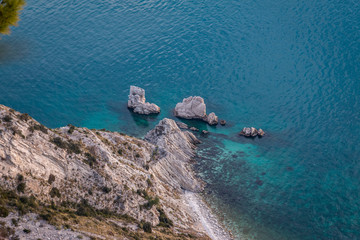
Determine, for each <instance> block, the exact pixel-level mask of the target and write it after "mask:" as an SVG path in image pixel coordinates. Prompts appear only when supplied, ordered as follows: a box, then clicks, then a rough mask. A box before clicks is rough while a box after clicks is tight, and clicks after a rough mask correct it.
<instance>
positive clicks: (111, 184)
mask: <svg viewBox="0 0 360 240" xmlns="http://www.w3.org/2000/svg"><path fill="white" fill-rule="evenodd" d="M198 142H199V141H198V140H197V138H196V137H195V136H194V135H193V134H192V133H190V132H186V131H185V132H182V131H181V130H180V129H179V128H178V126H177V125H176V123H175V122H174V121H173V120H171V119H163V120H162V121H160V123H159V124H158V125H157V126H156V127H155V128H154V129H153V130H151V131H150V132H149V133H148V134H147V135H146V136H145V138H144V140H141V139H137V138H134V137H131V136H127V135H125V134H121V133H117V132H109V131H106V130H93V129H92V130H90V129H87V128H76V127H74V126H71V125H69V126H66V127H62V128H58V129H48V128H46V127H45V126H43V125H41V124H40V123H38V122H37V121H36V120H34V119H33V118H31V117H29V116H28V115H27V114H21V113H19V112H16V111H14V110H12V109H10V108H8V107H6V106H3V105H0V179H1V181H0V186H1V187H2V188H5V189H11V190H16V189H17V186H18V184H19V182H18V178H19V176H22V177H23V178H24V180H23V181H24V182H25V183H26V187H25V189H24V190H23V193H19V194H24V195H28V196H30V195H33V196H35V197H36V198H37V199H38V200H39V201H42V202H44V203H50V202H55V203H61V202H75V203H79V202H81V201H83V200H86V202H87V203H88V204H90V205H91V206H93V207H94V208H96V209H108V210H110V211H113V212H117V213H119V214H127V215H129V216H131V217H133V218H135V219H137V220H138V221H146V222H150V223H151V224H152V225H153V226H155V225H157V224H159V214H160V212H159V210H158V209H162V211H164V212H165V213H166V214H167V215H168V216H169V218H170V219H171V220H172V221H173V222H174V225H175V226H176V227H178V228H184V229H185V228H187V229H189V228H192V223H193V222H194V216H193V215H192V213H191V212H190V211H189V210H188V209H186V208H185V207H182V204H183V200H182V199H181V198H180V197H179V194H181V193H182V191H183V190H184V189H185V190H190V191H194V192H199V191H201V190H202V187H203V186H202V184H201V182H199V181H198V180H197V179H196V178H195V177H194V174H193V171H192V169H191V166H190V164H189V162H190V160H191V158H192V157H193V156H194V154H195V152H194V149H195V144H197V143H198ZM50 179H51V180H50ZM54 188H56V189H58V190H59V194H55V196H54V194H52V192H51V191H54V190H53V189H54ZM144 193H146V194H144ZM156 198H159V199H160V201H159V203H155V204H153V205H152V203H150V202H151V200H153V199H156Z"/></svg>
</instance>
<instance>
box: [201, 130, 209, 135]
mask: <svg viewBox="0 0 360 240" xmlns="http://www.w3.org/2000/svg"><path fill="white" fill-rule="evenodd" d="M201 133H202V134H205V135H206V134H209V131H206V130H202V131H201Z"/></svg>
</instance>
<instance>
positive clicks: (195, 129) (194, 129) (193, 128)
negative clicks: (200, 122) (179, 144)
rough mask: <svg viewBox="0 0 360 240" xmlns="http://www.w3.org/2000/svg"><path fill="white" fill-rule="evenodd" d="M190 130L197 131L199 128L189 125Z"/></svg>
mask: <svg viewBox="0 0 360 240" xmlns="http://www.w3.org/2000/svg"><path fill="white" fill-rule="evenodd" d="M190 130H191V131H194V132H198V131H199V129H197V128H196V127H191V128H190Z"/></svg>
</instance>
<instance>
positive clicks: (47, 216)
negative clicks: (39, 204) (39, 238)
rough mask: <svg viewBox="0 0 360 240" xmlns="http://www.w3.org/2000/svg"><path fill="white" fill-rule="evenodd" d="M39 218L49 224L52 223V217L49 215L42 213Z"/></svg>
mask: <svg viewBox="0 0 360 240" xmlns="http://www.w3.org/2000/svg"><path fill="white" fill-rule="evenodd" d="M39 217H40V218H41V219H43V220H45V221H47V222H49V221H51V219H52V215H51V214H49V213H41V214H39Z"/></svg>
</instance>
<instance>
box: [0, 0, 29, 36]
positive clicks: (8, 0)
mask: <svg viewBox="0 0 360 240" xmlns="http://www.w3.org/2000/svg"><path fill="white" fill-rule="evenodd" d="M24 5H25V1H24V0H0V34H10V27H11V26H16V25H17V23H18V21H19V14H20V10H22V9H23V7H24Z"/></svg>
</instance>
